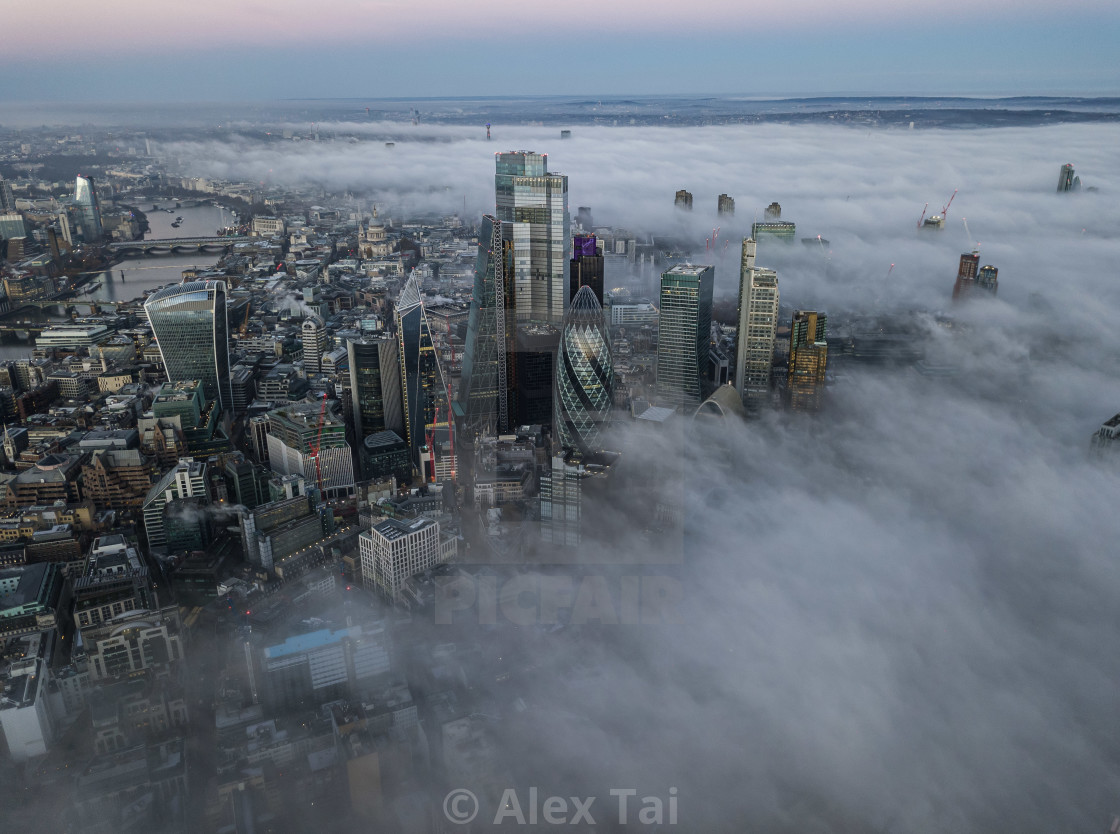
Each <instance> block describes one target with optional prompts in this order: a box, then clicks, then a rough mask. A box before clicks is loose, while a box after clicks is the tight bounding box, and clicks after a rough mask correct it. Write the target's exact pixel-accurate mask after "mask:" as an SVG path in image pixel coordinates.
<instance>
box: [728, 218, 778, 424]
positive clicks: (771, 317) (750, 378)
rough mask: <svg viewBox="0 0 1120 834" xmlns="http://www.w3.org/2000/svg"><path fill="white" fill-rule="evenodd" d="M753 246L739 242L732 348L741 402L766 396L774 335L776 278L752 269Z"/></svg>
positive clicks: (772, 355)
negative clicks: (736, 319)
mask: <svg viewBox="0 0 1120 834" xmlns="http://www.w3.org/2000/svg"><path fill="white" fill-rule="evenodd" d="M755 251H756V246H755V242H754V240H753V239H752V238H747V239H746V240H744V241H743V254H742V263H741V265H740V267H739V332H738V334H737V336H736V345H735V390H737V391H738V392H739V396H740V397H741V398H742V399H743V401H754V402H760V401H761V400H764V399H766V397H767V396H768V395H769V393H770V370H771V365H772V363H773V361H774V337H775V335H776V334H777V332H778V275H777V273H776V272H774V270H772V269H760V268H757V267H756V266H755V265H754V259H755Z"/></svg>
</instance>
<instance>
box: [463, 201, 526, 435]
mask: <svg viewBox="0 0 1120 834" xmlns="http://www.w3.org/2000/svg"><path fill="white" fill-rule="evenodd" d="M504 225H505V224H503V223H502V222H501V221H499V220H498V219H497V218H495V217H492V216H490V215H485V216H484V217H483V218H482V229H481V230H480V232H479V236H478V241H479V243H478V260H477V261H476V263H475V270H474V294H473V295H472V296H471V312H470V318H469V320H468V322H467V339H466V347H465V351H464V353H463V373H462V382H461V384H460V387H459V401H458V403H457V405H458V410H459V412H460V413H461V414H462V416H463V426H464V428H465V430H466V432H467V436H468V438H472V439H473V438H474V437H475V435H476V434H493V433H494V432H505V431H507V430H508V428H509V410H508V408H509V405H508V390H507V386H508V371H509V367H508V364H507V362H508V344H509V328H510V327H512V324H513V322H512V320H511V319H512V317H508V316H507V309H506V298H507V286H506V277H507V275H508V273H509V268H510V266H511V265H512V261H513V253H512V246H511V244H510V243H509V242H508V241H505V240H503V239H502V228H503V226H504Z"/></svg>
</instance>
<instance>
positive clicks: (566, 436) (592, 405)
mask: <svg viewBox="0 0 1120 834" xmlns="http://www.w3.org/2000/svg"><path fill="white" fill-rule="evenodd" d="M613 386H614V368H613V366H612V364H611V342H610V336H609V333H608V331H607V328H606V326H605V324H604V323H603V308H602V306H600V304H599V299H598V298H596V297H595V291H594V289H592V288H591V287H590V286H587V285H584V286H582V287H580V290H579V292H577V293H576V297H575V298H573V299H572V304H571V306H570V307H569V308H568V314H567V315H566V316H565V317H564V331H563V334H562V335H561V337H560V347H559V349H558V350H557V352H556V392H555V394H554V396H553V399H554V402H555V416H554V418H553V425H554V427H555V430H556V437H557V440H558V442H559V443H560V445H561V446H562V447H563V448H565V449H577V450H579V451H581V452H594V451H598V450H600V449H601V448H602V445H601V443H600V435H601V434H602V431H603V429H604V428H605V427H606V426H607V425H608V424H609V423H610V417H611V389H612V388H613Z"/></svg>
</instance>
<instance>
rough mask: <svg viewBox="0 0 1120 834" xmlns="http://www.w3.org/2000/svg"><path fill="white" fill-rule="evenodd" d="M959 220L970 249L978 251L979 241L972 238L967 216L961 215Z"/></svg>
mask: <svg viewBox="0 0 1120 834" xmlns="http://www.w3.org/2000/svg"><path fill="white" fill-rule="evenodd" d="M961 222H962V223H964V233H965V234H966V235H968V242H969V245H971V246H972V251H973V252H979V251H980V241H978V240H973V239H972V230H971V229H969V228H968V218H967V217H962V218H961Z"/></svg>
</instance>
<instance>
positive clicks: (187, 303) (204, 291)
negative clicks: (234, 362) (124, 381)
mask: <svg viewBox="0 0 1120 834" xmlns="http://www.w3.org/2000/svg"><path fill="white" fill-rule="evenodd" d="M144 312H145V313H147V314H148V321H149V322H150V323H151V325H152V333H154V334H155V337H156V342H157V344H158V345H159V352H160V356H162V357H163V367H164V368H165V369H166V370H167V378H168V379H169V380H186V379H197V380H199V381H200V382H202V390H203V392H204V393H205V394H206V398H207V399H208V400H211V401H214V400H216V401H217V402H218V404H219V405H220V406H221V407H222V408H223V409H232V408H233V388H232V387H231V385H230V376H229V326H228V324H227V322H226V282H225V281H190V282H188V283H185V284H175V285H174V286H171V287H166V288H164V289H162V290H160V291H159V292H156V293H153V294H152V295H151V296H150V297H149V298H148V300H147V301H146V302H144Z"/></svg>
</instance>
